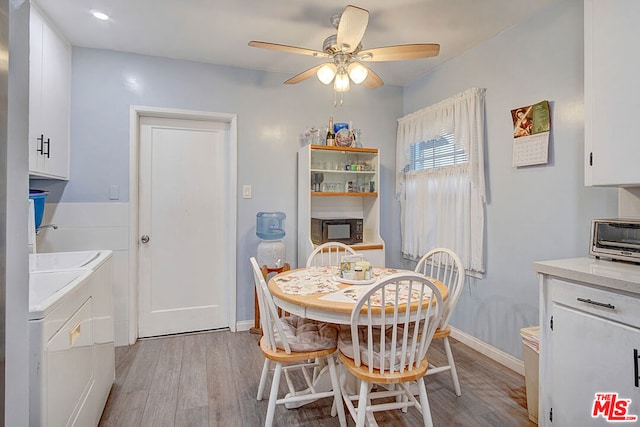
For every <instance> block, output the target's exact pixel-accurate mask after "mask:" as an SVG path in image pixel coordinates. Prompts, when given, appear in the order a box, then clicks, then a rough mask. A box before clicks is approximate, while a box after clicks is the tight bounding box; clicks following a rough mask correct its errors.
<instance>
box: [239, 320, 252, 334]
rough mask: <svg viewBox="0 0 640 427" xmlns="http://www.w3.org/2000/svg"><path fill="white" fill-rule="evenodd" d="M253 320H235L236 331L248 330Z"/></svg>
mask: <svg viewBox="0 0 640 427" xmlns="http://www.w3.org/2000/svg"><path fill="white" fill-rule="evenodd" d="M253 324H254V321H253V320H243V321H241V322H236V332H242V331H248V330H249V329H251V328H253Z"/></svg>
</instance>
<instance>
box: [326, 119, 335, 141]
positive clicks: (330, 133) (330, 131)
mask: <svg viewBox="0 0 640 427" xmlns="http://www.w3.org/2000/svg"><path fill="white" fill-rule="evenodd" d="M327 145H328V146H330V147H334V146H335V145H336V133H335V132H334V131H333V117H329V128H328V129H327Z"/></svg>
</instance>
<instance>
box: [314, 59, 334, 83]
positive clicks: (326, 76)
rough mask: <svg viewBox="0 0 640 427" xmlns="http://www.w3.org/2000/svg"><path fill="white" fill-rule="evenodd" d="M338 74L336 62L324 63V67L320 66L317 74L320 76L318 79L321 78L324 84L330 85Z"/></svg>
mask: <svg viewBox="0 0 640 427" xmlns="http://www.w3.org/2000/svg"><path fill="white" fill-rule="evenodd" d="M335 75H336V66H335V64H331V63H328V64H324V65H323V66H322V67H320V68H318V71H317V72H316V76H318V80H320V81H321V82H322V83H323V84H325V85H328V84H329V83H331V82H332V81H333V78H334V77H335Z"/></svg>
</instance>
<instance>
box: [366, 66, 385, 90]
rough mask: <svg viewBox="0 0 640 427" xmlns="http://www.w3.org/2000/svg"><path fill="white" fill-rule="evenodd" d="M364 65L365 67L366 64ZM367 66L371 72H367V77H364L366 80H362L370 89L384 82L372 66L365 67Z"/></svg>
mask: <svg viewBox="0 0 640 427" xmlns="http://www.w3.org/2000/svg"><path fill="white" fill-rule="evenodd" d="M361 65H362V64H361ZM362 66H363V67H365V66H364V65H362ZM365 68H366V69H367V70H368V71H369V74H367V78H366V79H364V81H363V82H362V84H363V85H365V87H368V88H369V89H375V88H377V87H380V86H382V85H383V84H384V82H383V81H382V79H381V78H380V76H379V75H377V74H376V73H374V72H373V70H372V69H371V68H369V67H365Z"/></svg>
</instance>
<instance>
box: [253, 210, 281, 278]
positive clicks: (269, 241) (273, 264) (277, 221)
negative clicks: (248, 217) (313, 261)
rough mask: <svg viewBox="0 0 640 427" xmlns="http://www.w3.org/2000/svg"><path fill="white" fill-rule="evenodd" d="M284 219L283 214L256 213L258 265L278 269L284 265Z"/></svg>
mask: <svg viewBox="0 0 640 427" xmlns="http://www.w3.org/2000/svg"><path fill="white" fill-rule="evenodd" d="M286 218H287V216H286V215H285V214H284V213H283V212H258V214H257V215H256V236H258V238H259V239H260V243H259V244H258V256H257V261H258V265H260V266H263V265H266V266H267V268H280V267H282V266H284V264H285V263H286V258H287V248H286V246H285V244H284V242H283V241H282V239H283V238H284V236H285V231H284V220H285V219H286Z"/></svg>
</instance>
